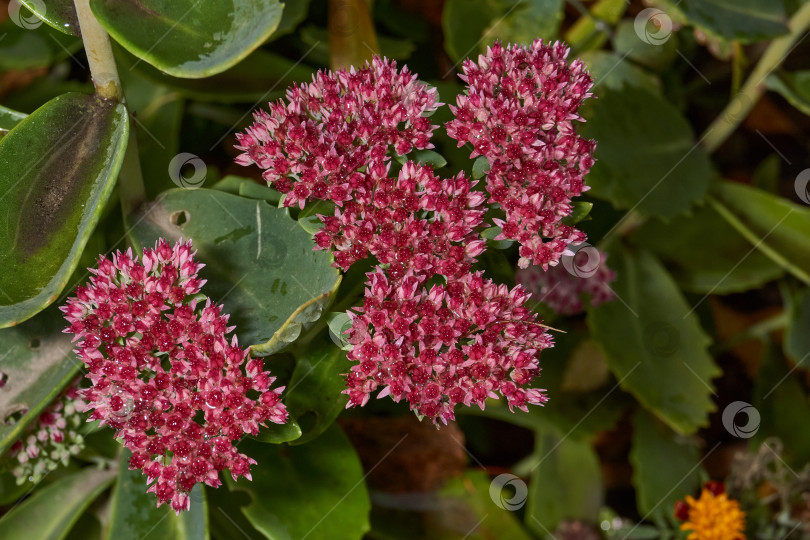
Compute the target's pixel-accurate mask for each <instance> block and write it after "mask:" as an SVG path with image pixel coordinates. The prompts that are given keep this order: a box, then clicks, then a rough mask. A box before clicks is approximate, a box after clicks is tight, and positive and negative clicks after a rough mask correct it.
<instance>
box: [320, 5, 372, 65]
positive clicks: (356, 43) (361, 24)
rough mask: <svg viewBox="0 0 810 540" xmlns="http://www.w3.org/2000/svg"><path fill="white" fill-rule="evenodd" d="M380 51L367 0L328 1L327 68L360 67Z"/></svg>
mask: <svg viewBox="0 0 810 540" xmlns="http://www.w3.org/2000/svg"><path fill="white" fill-rule="evenodd" d="M379 52H380V47H379V45H378V44H377V33H376V32H375V31H374V22H373V21H372V20H371V14H370V13H369V8H368V3H367V2H366V0H329V64H330V67H331V68H332V69H342V68H349V67H351V66H355V67H361V66H362V65H363V64H365V62H366V61H370V60H371V58H372V57H373V56H374V55H375V54H379Z"/></svg>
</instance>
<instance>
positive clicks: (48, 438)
mask: <svg viewBox="0 0 810 540" xmlns="http://www.w3.org/2000/svg"><path fill="white" fill-rule="evenodd" d="M85 408H86V404H85V402H84V401H83V400H82V399H81V396H80V395H79V390H78V381H77V382H74V383H72V384H71V385H70V386H68V388H67V389H66V390H65V391H64V392H62V393H61V394H60V395H59V397H57V398H56V399H55V400H54V401H53V402H52V403H51V404H50V405H48V406H47V407H46V408H45V410H44V411H42V413H41V414H40V415H39V416H38V417H37V418H36V420H34V421H33V422H31V423H30V424H29V425H28V426H27V427H26V428H25V431H24V432H23V434H22V435H21V436H20V438H19V439H17V440H16V441H15V442H14V444H12V445H11V448H10V449H9V457H10V458H12V460H13V461H14V462H15V463H14V464H13V465H12V466H11V472H12V473H13V474H14V476H15V477H16V478H17V484H22V483H24V482H26V481H30V482H33V483H37V482H39V481H40V480H41V479H42V478H43V477H44V476H45V475H47V474H48V473H49V472H51V471H53V470H54V469H56V468H57V467H59V465H60V464H61V465H62V466H67V464H68V461H69V460H70V457H71V456H75V455H76V454H78V453H79V452H81V451H82V449H83V448H84V438H83V437H82V435H81V434H80V433H79V427H80V426H81V424H82V423H83V421H84V416H83V415H82V413H83V412H85Z"/></svg>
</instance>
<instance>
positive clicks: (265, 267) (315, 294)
mask: <svg viewBox="0 0 810 540" xmlns="http://www.w3.org/2000/svg"><path fill="white" fill-rule="evenodd" d="M134 222H135V223H136V225H135V227H134V228H133V229H132V231H131V233H130V234H131V235H132V239H133V242H134V243H135V244H136V245H138V246H140V247H143V246H151V245H153V244H154V242H155V241H156V240H157V239H158V238H160V237H163V238H167V239H169V240H170V241H176V240H179V239H180V238H181V237H182V238H186V239H191V240H192V241H193V244H194V249H196V250H197V258H198V260H200V261H201V262H203V263H205V264H206V267H205V268H204V269H203V271H202V273H201V275H202V277H204V278H205V279H207V280H208V283H207V284H206V286H205V293H206V294H207V295H208V296H210V297H211V298H213V299H214V300H216V301H218V302H221V303H223V304H224V305H225V311H226V312H227V313H230V314H231V318H230V322H231V323H233V324H234V325H236V328H237V332H238V335H239V339H240V341H241V342H242V343H244V344H253V345H252V346H251V350H252V352H253V354H255V355H259V356H265V355H268V354H272V353H274V352H278V351H279V350H281V349H282V348H284V347H286V346H287V345H288V344H290V343H291V342H293V341H295V339H297V338H298V336H299V335H300V333H301V331H302V330H303V329H305V328H308V327H309V326H310V325H311V324H312V323H314V322H315V321H317V320H318V319H319V318H320V316H321V313H322V312H323V309H324V308H325V307H326V306H327V305H328V304H329V302H330V301H331V300H332V297H333V295H334V292H335V291H336V290H337V287H338V285H339V284H340V274H339V273H338V271H337V270H336V269H335V268H333V267H332V257H331V256H330V255H329V253H328V252H326V251H322V250H318V251H315V250H313V249H312V248H313V247H314V242H313V241H312V237H311V236H310V235H309V234H307V233H306V232H305V231H304V230H302V229H301V228H300V227H299V225H298V223H296V221H294V220H293V219H291V218H290V216H289V213H288V211H287V209H286V208H275V207H273V206H270V205H269V204H267V203H266V202H265V201H262V200H255V199H246V198H243V197H239V196H236V195H232V194H230V193H225V192H222V191H217V190H211V189H175V190H170V191H166V192H164V194H163V196H161V197H160V198H159V199H158V200H157V201H156V202H155V203H153V204H152V205H150V206H149V207H148V208H146V209H145V210H144V213H143V214H142V215H140V216H138V217H137V218H136V219H135V220H134Z"/></svg>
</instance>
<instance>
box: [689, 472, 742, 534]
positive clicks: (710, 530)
mask: <svg viewBox="0 0 810 540" xmlns="http://www.w3.org/2000/svg"><path fill="white" fill-rule="evenodd" d="M675 517H676V518H678V519H680V520H681V521H683V522H684V523H682V524H681V530H683V531H691V532H690V533H689V536H687V540H745V512H743V511H742V510H741V509H740V503H739V502H737V501H736V500H734V499H731V498H729V497H728V495H727V494H726V493H725V489H724V486H723V484H722V483H720V482H707V483H706V485H705V486H704V487H703V490H702V491H701V493H700V497H699V498H698V499H695V498H694V497H692V496H691V495H687V496H686V500H685V501H678V503H676V505H675Z"/></svg>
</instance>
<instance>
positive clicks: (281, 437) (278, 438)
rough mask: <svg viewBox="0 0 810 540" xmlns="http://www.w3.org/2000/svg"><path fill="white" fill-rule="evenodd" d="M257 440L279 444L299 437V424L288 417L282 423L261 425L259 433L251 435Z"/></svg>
mask: <svg viewBox="0 0 810 540" xmlns="http://www.w3.org/2000/svg"><path fill="white" fill-rule="evenodd" d="M253 438H254V439H256V440H257V441H261V442H264V443H271V444H281V443H285V442H290V441H294V440H296V439H299V438H301V426H299V425H298V422H296V421H295V419H294V418H288V419H287V421H286V422H285V423H283V424H269V425H268V426H267V427H262V428H261V429H260V430H259V434H258V435H256V436H255V437H253Z"/></svg>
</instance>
